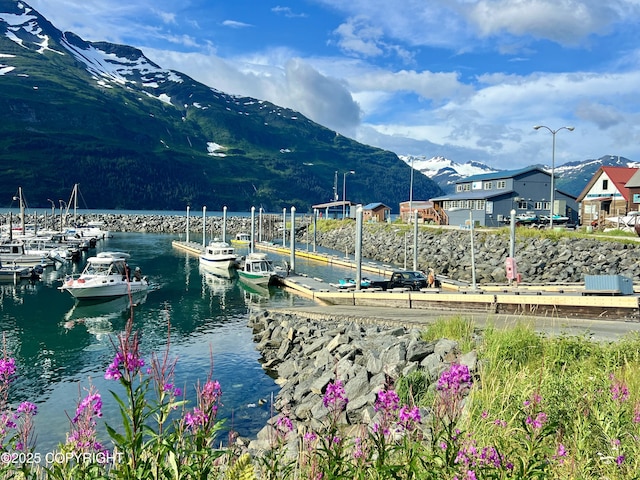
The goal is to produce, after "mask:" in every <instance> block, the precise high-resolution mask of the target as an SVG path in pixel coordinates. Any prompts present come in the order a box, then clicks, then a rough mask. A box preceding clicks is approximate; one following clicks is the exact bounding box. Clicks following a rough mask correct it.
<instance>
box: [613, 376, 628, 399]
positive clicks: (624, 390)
mask: <svg viewBox="0 0 640 480" xmlns="http://www.w3.org/2000/svg"><path fill="white" fill-rule="evenodd" d="M610 391H611V398H612V399H613V400H617V401H618V402H619V403H623V402H625V401H626V400H628V399H629V387H628V386H627V385H626V384H625V383H624V382H622V381H620V380H615V381H614V382H613V383H612V384H611V388H610Z"/></svg>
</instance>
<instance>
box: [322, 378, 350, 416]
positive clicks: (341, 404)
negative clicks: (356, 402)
mask: <svg viewBox="0 0 640 480" xmlns="http://www.w3.org/2000/svg"><path fill="white" fill-rule="evenodd" d="M348 402H349V399H348V398H347V396H346V394H345V392H344V387H343V386H342V382H341V381H340V380H337V379H336V380H335V381H333V382H331V383H329V384H328V385H327V389H326V390H325V392H324V397H322V404H323V405H324V406H325V408H328V409H329V410H331V411H333V412H340V411H342V410H344V409H345V408H346V406H347V403H348Z"/></svg>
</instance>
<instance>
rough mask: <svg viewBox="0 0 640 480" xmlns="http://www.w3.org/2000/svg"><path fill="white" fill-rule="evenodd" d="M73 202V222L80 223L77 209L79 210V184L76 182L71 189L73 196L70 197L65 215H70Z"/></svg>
mask: <svg viewBox="0 0 640 480" xmlns="http://www.w3.org/2000/svg"><path fill="white" fill-rule="evenodd" d="M72 202H73V224H74V225H76V224H77V223H78V219H77V216H78V214H77V210H78V184H77V183H76V184H75V185H74V186H73V190H71V197H69V203H67V210H66V212H65V215H69V209H70V208H71V205H72Z"/></svg>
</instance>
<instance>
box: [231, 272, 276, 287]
mask: <svg viewBox="0 0 640 480" xmlns="http://www.w3.org/2000/svg"><path fill="white" fill-rule="evenodd" d="M273 276H275V274H273V273H269V274H263V273H253V272H245V271H244V270H238V278H239V279H240V280H242V281H244V282H246V283H249V284H251V285H261V286H268V285H269V284H270V283H271V278H272V277H273Z"/></svg>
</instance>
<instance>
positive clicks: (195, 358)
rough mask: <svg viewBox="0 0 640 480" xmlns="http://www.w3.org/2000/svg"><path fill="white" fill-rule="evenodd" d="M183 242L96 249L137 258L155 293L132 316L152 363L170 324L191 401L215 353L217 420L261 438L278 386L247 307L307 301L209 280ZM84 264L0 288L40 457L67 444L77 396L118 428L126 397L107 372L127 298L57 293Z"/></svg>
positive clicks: (143, 241) (153, 239)
mask: <svg viewBox="0 0 640 480" xmlns="http://www.w3.org/2000/svg"><path fill="white" fill-rule="evenodd" d="M177 238H178V237H177V236H171V235H158V234H126V233H115V234H114V236H113V238H109V239H106V240H104V241H103V242H102V243H99V244H98V248H97V251H100V250H122V251H127V252H130V253H131V254H132V257H131V260H130V264H131V265H132V266H141V268H142V270H143V274H145V275H148V276H149V278H150V279H151V281H152V282H154V284H155V286H156V289H155V290H153V291H151V292H149V293H148V294H146V295H142V296H141V297H139V298H136V302H137V305H138V306H137V307H136V308H135V313H134V319H135V325H136V328H137V329H138V330H139V331H140V332H141V339H142V341H141V348H142V352H143V354H144V358H145V360H146V362H147V363H148V362H149V358H150V354H151V353H152V352H156V353H159V354H160V353H162V352H163V351H164V348H165V346H166V344H167V325H168V322H170V323H171V355H172V356H174V357H177V359H178V363H177V368H176V383H177V384H178V385H181V386H182V387H183V388H184V391H185V392H186V393H187V397H188V398H189V399H193V398H194V386H195V384H196V383H197V382H198V380H201V381H202V380H205V379H206V378H207V375H208V373H209V370H210V356H211V355H210V354H212V355H213V377H214V378H215V379H217V380H219V381H220V383H221V385H222V389H223V397H222V399H223V403H224V407H223V408H222V409H221V411H220V415H221V416H222V417H223V418H226V419H227V425H229V426H231V425H232V426H233V428H234V429H235V430H237V431H238V432H239V433H240V435H243V436H250V435H254V434H255V433H256V432H257V431H258V430H259V429H260V428H261V427H262V426H263V425H264V423H265V421H266V420H267V419H268V417H269V413H270V412H269V406H268V403H267V404H266V405H263V406H260V405H259V402H258V401H259V400H260V399H268V398H269V397H270V395H271V394H272V393H274V394H275V393H276V392H277V390H278V387H277V385H276V384H275V383H274V381H273V379H271V378H270V377H269V376H267V375H266V374H265V373H264V371H263V370H262V368H261V366H260V363H259V358H260V356H259V354H258V352H257V351H256V350H255V346H254V344H253V340H252V335H251V331H250V330H249V328H247V318H248V313H249V310H250V309H251V308H253V307H254V306H260V305H267V304H268V305H278V306H284V305H298V304H304V303H308V302H309V301H308V300H305V299H302V298H299V297H295V296H293V295H290V294H289V293H287V292H284V291H283V290H281V289H277V288H271V289H270V291H269V298H264V297H263V296H260V295H259V294H256V293H252V292H247V291H246V290H244V289H243V288H241V286H240V284H239V283H238V282H237V281H236V280H235V279H224V278H217V277H213V276H211V275H208V274H206V272H202V271H201V270H200V268H199V265H198V259H197V257H195V256H193V255H189V254H186V253H184V252H181V251H179V250H177V249H174V248H173V247H172V246H171V241H172V240H174V239H177ZM194 240H196V241H197V239H194ZM89 253H95V252H89ZM83 265H84V259H83V260H81V262H80V263H79V264H70V265H68V266H65V267H64V268H60V269H58V270H54V269H48V270H47V271H46V272H45V274H44V276H43V278H42V280H41V281H40V282H37V283H35V284H31V283H22V284H20V285H17V286H14V285H8V284H3V285H0V299H1V306H0V326H1V327H2V331H3V334H4V336H5V339H6V343H7V350H8V352H9V354H10V355H11V356H14V357H15V358H16V361H17V368H18V378H17V380H16V382H15V384H14V386H13V388H12V390H11V401H12V402H15V403H17V402H20V401H22V400H29V401H32V402H35V403H36V404H37V405H38V409H39V413H38V415H37V417H36V425H37V432H38V450H39V451H40V452H42V453H47V452H49V451H51V449H53V448H54V447H55V446H56V445H57V444H58V443H59V442H63V441H64V440H65V432H66V431H67V430H68V418H67V416H66V414H65V412H68V413H69V415H70V416H73V413H74V411H75V405H76V401H77V399H78V397H79V395H80V393H81V392H82V390H83V389H84V388H87V387H88V386H89V385H90V384H93V385H95V386H96V387H97V388H98V389H99V391H100V393H101V394H102V398H103V401H104V412H105V415H104V420H105V421H106V422H108V423H110V424H113V425H114V426H116V427H117V426H118V425H119V423H118V421H117V418H118V417H117V415H116V409H115V402H114V400H113V399H112V398H111V395H110V394H109V393H108V392H109V390H114V391H115V392H116V393H122V392H121V390H120V387H119V385H118V384H117V383H116V382H113V381H106V380H104V372H105V369H106V367H107V365H108V364H109V363H110V362H111V360H112V358H113V355H114V349H113V346H112V344H111V341H112V339H113V335H114V334H115V333H116V332H119V331H120V330H121V329H122V328H123V327H124V325H125V322H126V320H127V318H128V317H129V310H128V309H127V304H126V301H123V300H115V301H111V302H108V303H105V304H91V305H82V304H76V301H75V300H74V299H73V298H72V297H71V296H70V295H69V294H68V293H66V292H60V291H58V290H57V288H56V287H58V286H59V285H60V279H61V278H63V277H64V275H66V274H68V273H73V272H77V271H79V270H81V269H82V266H83ZM302 267H303V265H301V268H302ZM307 268H309V269H311V271H312V274H315V275H319V274H320V272H319V271H316V269H317V268H319V269H321V268H322V267H321V266H308V267H307ZM340 274H342V275H344V273H339V272H338V271H337V270H336V271H332V272H331V273H330V275H340ZM103 440H107V438H106V436H105V437H104V438H103Z"/></svg>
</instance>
